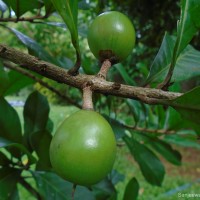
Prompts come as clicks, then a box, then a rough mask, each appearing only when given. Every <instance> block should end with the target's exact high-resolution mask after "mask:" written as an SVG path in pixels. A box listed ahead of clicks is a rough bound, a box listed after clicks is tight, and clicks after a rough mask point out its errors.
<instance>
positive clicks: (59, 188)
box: [32, 171, 95, 200]
mask: <svg viewBox="0 0 200 200" xmlns="http://www.w3.org/2000/svg"><path fill="white" fill-rule="evenodd" d="M32 173H33V176H34V178H35V180H36V184H37V186H38V189H39V192H40V194H41V195H42V196H43V197H45V199H48V200H70V199H71V194H72V188H73V184H72V183H69V182H67V181H65V180H63V179H61V178H60V177H59V176H57V175H56V174H54V173H47V172H36V171H35V172H32ZM83 199H87V200H95V198H94V196H93V194H92V192H90V191H89V190H88V189H87V188H85V187H82V186H77V188H76V192H75V194H74V200H83Z"/></svg>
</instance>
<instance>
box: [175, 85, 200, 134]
mask: <svg viewBox="0 0 200 200" xmlns="http://www.w3.org/2000/svg"><path fill="white" fill-rule="evenodd" d="M199 94H200V87H196V88H194V89H193V90H191V91H189V92H187V93H185V94H184V95H182V96H180V97H178V98H176V99H174V100H172V101H171V102H172V107H173V108H174V109H175V110H177V111H178V112H179V113H180V114H181V116H182V117H183V119H186V120H189V121H192V122H194V123H196V124H197V125H196V126H198V128H199V129H198V128H197V129H198V130H199V131H200V126H199V125H200V96H199Z"/></svg>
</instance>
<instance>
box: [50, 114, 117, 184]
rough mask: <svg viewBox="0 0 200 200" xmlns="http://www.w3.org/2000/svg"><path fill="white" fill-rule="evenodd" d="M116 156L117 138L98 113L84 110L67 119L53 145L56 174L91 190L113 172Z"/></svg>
mask: <svg viewBox="0 0 200 200" xmlns="http://www.w3.org/2000/svg"><path fill="white" fill-rule="evenodd" d="M115 156H116V141H115V136H114V133H113V131H112V128H111V126H110V125H109V123H108V122H107V121H106V120H105V119H104V118H103V117H102V116H101V115H100V114H98V113H97V112H95V111H90V110H80V111H78V112H76V113H74V114H72V115H71V116H70V117H69V118H67V119H66V120H65V121H64V122H63V123H62V124H61V126H60V127H59V128H58V130H57V131H56V133H55V136H54V137H53V139H52V142H51V145H50V160H51V164H52V166H53V169H54V170H55V172H56V173H57V174H58V175H60V176H61V177H63V178H64V179H66V180H68V181H70V182H73V183H75V184H78V185H84V186H90V185H92V184H95V183H97V182H99V181H100V180H102V179H103V178H104V177H105V176H106V175H107V174H108V173H109V172H110V171H111V169H112V167H113V163H114V160H115Z"/></svg>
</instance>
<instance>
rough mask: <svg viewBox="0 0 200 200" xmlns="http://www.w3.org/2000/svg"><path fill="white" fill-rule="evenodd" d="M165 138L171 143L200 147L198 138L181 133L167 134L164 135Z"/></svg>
mask: <svg viewBox="0 0 200 200" xmlns="http://www.w3.org/2000/svg"><path fill="white" fill-rule="evenodd" d="M164 140H165V141H166V142H168V143H171V144H175V145H179V146H183V147H192V148H196V149H200V144H199V143H198V140H197V139H196V138H195V139H191V138H187V137H183V136H180V135H166V136H165V137H164Z"/></svg>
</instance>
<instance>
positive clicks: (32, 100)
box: [23, 92, 49, 147]
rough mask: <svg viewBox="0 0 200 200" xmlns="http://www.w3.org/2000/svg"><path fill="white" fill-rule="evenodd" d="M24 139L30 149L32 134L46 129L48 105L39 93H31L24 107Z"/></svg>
mask: <svg viewBox="0 0 200 200" xmlns="http://www.w3.org/2000/svg"><path fill="white" fill-rule="evenodd" d="M23 115H24V131H25V134H24V137H25V139H26V142H27V144H28V146H29V147H30V136H31V134H32V133H34V132H39V131H44V130H45V129H46V127H47V122H48V115H49V104H48V101H47V99H46V98H45V97H44V96H43V95H41V94H40V93H39V92H33V93H31V94H30V95H29V97H28V98H27V100H26V102H25V105H24V112H23Z"/></svg>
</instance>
